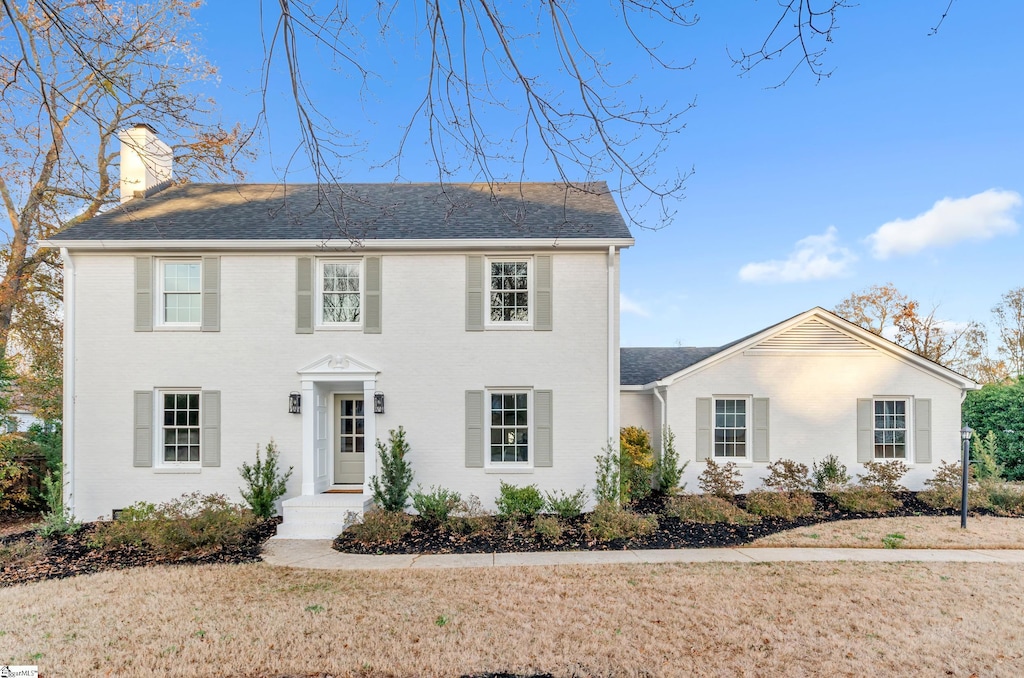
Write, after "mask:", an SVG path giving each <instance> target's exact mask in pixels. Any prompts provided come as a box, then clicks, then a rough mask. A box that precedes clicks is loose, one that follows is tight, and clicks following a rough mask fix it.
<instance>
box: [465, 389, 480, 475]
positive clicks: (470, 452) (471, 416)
mask: <svg viewBox="0 0 1024 678" xmlns="http://www.w3.org/2000/svg"><path fill="white" fill-rule="evenodd" d="M483 466H484V392H483V391H466V468H483Z"/></svg>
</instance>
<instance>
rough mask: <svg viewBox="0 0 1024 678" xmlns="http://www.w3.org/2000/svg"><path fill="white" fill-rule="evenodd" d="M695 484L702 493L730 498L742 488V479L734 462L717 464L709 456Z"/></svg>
mask: <svg viewBox="0 0 1024 678" xmlns="http://www.w3.org/2000/svg"><path fill="white" fill-rule="evenodd" d="M697 484H698V485H699V486H700V489H701V492H703V493H704V494H711V495H714V496H716V497H720V498H722V499H730V500H731V499H732V498H733V497H735V496H736V493H737V492H739V491H740V490H742V489H743V480H741V476H740V471H739V469H738V468H736V464H735V463H734V462H731V461H729V462H726V463H724V464H718V463H717V462H716V461H715V460H714V459H710V458H709V459H708V460H707V468H705V469H704V470H703V471H701V474H700V477H699V478H698V479H697Z"/></svg>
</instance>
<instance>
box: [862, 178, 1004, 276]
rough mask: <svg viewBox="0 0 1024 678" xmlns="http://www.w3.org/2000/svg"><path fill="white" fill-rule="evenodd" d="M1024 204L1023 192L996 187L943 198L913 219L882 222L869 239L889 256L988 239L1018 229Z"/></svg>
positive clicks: (880, 252) (875, 248)
mask: <svg viewBox="0 0 1024 678" xmlns="http://www.w3.org/2000/svg"><path fill="white" fill-rule="evenodd" d="M1020 205H1021V196H1020V193H1017V192H1015V191H1000V190H996V189H994V188H993V189H989V190H987V191H985V192H983V193H976V194H975V195H972V196H971V197H969V198H959V199H956V200H954V199H952V198H943V199H942V200H939V201H938V202H936V203H935V204H934V205H933V206H932V208H931V209H930V210H928V211H927V212H924V213H922V214H919V215H917V216H916V217H914V218H913V219H896V220H895V221H890V222H889V223H887V224H882V225H881V226H880V227H879V228H878V230H877V231H875V232H874V233H872V234H871V235H869V236H868V242H869V243H870V244H871V251H872V253H873V254H874V255H875V257H876V258H878V259H888V258H889V257H891V256H893V255H899V254H914V253H916V252H920V251H921V250H923V249H925V248H926V247H937V246H942V245H952V244H953V243H956V242H960V241H961V240H987V239H988V238H993V237H995V236H997V235H1004V234H1008V233H1015V232H1016V231H1017V222H1016V220H1015V219H1014V217H1013V212H1014V211H1015V210H1016V209H1017V208H1018V207H1020Z"/></svg>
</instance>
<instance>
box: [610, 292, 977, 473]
mask: <svg viewBox="0 0 1024 678" xmlns="http://www.w3.org/2000/svg"><path fill="white" fill-rule="evenodd" d="M621 365H622V389H621V401H620V403H621V409H622V425H623V426H641V427H643V428H646V429H647V430H649V431H651V432H652V433H653V434H654V438H655V440H654V442H655V446H656V447H659V446H660V445H661V443H662V441H661V431H663V429H664V427H665V426H669V427H671V429H672V432H673V433H674V434H675V435H676V449H677V451H678V452H679V453H680V457H681V459H683V460H688V461H689V462H690V464H689V466H688V467H687V469H686V472H685V474H684V481H685V482H687V483H688V485H689V487H688V488H687V489H688V490H690V491H697V476H698V475H699V474H700V473H701V471H703V470H704V464H703V463H701V462H703V461H704V460H705V459H708V458H712V459H714V460H715V461H718V462H729V461H732V462H735V463H736V464H737V466H739V467H740V471H741V473H742V474H743V478H744V483H745V486H746V490H751V489H754V488H756V487H758V486H759V485H760V484H761V479H762V478H763V477H764V476H765V475H766V474H767V466H768V464H769V463H771V462H773V461H775V460H777V459H794V460H796V461H799V462H801V463H804V464H806V465H807V466H808V467H810V466H811V465H812V463H813V462H814V461H818V462H820V461H821V460H822V458H823V457H825V456H826V455H829V454H834V455H836V456H837V457H838V458H839V459H840V461H841V462H842V463H843V464H845V465H846V467H847V468H848V469H849V471H850V472H851V474H857V473H859V472H861V471H862V470H863V468H864V467H863V462H865V461H871V460H879V461H884V460H887V459H899V460H902V461H903V462H905V463H906V464H907V465H908V466H909V467H910V471H909V473H908V474H907V477H906V478H905V479H904V482H905V484H906V485H907V486H908V487H909V488H910V489H921V488H922V486H923V483H924V481H925V480H926V479H928V478H930V477H931V476H932V475H933V474H934V471H935V469H936V468H937V467H938V465H939V464H940V463H941V462H944V461H945V462H956V461H958V460H959V458H960V403H961V402H962V401H963V398H964V397H965V395H966V393H967V391H968V390H973V389H977V388H979V386H978V384H976V383H975V382H973V381H971V380H970V379H968V378H966V377H964V376H962V375H960V374H957V373H956V372H953V371H951V370H948V369H946V368H944V367H942V366H941V365H938V364H936V363H933V362H931V361H929V360H925V359H924V358H921V357H920V356H918V355H916V354H914V353H912V352H910V351H908V350H906V349H904V348H902V347H900V346H898V345H896V344H894V343H892V342H890V341H887V340H886V339H883V338H882V337H879V336H876V335H874V334H872V333H870V332H867V331H865V330H863V329H862V328H860V327H858V326H857V325H854V324H853V323H850V322H847V321H846V320H843V319H842V318H839V317H838V316H836V315H834V314H832V313H830V312H829V311H826V310H825V309H822V308H814V309H811V310H809V311H807V312H805V313H801V314H800V315H798V316H795V317H793V318H790V319H788V320H785V321H783V322H781V323H779V324H777V325H774V326H772V327H769V328H767V329H765V330H762V331H760V332H757V333H755V334H752V335H750V336H748V337H744V338H743V339H740V340H738V341H735V342H733V343H731V344H728V345H726V346H720V347H715V348H694V347H681V348H623V349H621Z"/></svg>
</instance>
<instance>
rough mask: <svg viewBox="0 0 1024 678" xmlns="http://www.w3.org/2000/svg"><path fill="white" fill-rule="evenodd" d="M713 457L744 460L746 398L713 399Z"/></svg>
mask: <svg viewBox="0 0 1024 678" xmlns="http://www.w3.org/2000/svg"><path fill="white" fill-rule="evenodd" d="M715 456H716V457H724V458H739V459H744V458H746V456H747V400H746V398H715Z"/></svg>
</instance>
